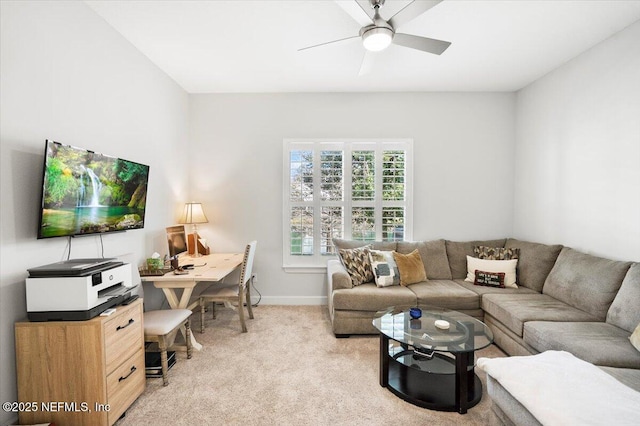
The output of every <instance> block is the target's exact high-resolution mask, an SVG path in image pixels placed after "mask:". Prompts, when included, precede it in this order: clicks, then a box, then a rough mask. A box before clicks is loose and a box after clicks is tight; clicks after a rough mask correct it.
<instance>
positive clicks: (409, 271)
mask: <svg viewBox="0 0 640 426" xmlns="http://www.w3.org/2000/svg"><path fill="white" fill-rule="evenodd" d="M393 259H394V260H395V261H396V265H397V266H398V272H400V285H404V286H407V285H409V284H415V283H419V282H422V281H427V273H426V271H425V269H424V263H423V262H422V257H420V252H419V251H418V249H415V250H414V251H412V252H411V253H409V254H402V253H397V252H395V251H394V252H393Z"/></svg>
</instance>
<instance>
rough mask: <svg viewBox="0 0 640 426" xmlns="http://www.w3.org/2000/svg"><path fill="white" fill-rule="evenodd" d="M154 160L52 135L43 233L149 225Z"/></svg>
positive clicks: (48, 144)
mask: <svg viewBox="0 0 640 426" xmlns="http://www.w3.org/2000/svg"><path fill="white" fill-rule="evenodd" d="M148 178H149V166H145V165H144V164H139V163H135V162H133V161H128V160H123V159H120V158H115V157H109V156H106V155H103V154H100V153H97V152H93V151H89V150H86V149H81V148H76V147H73V146H69V145H62V144H60V143H58V142H53V141H47V142H46V151H45V164H44V181H43V184H42V209H41V212H40V227H39V231H38V238H48V237H61V236H69V235H85V234H96V233H104V232H114V231H124V230H127V229H139V228H142V227H144V214H145V207H146V200H147V182H148Z"/></svg>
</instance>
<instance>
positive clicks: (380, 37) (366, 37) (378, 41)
mask: <svg viewBox="0 0 640 426" xmlns="http://www.w3.org/2000/svg"><path fill="white" fill-rule="evenodd" d="M392 39H393V31H392V30H390V29H388V28H382V27H378V28H372V29H370V30H369V31H367V32H365V33H364V34H362V44H363V45H364V48H365V49H367V50H369V51H371V52H379V51H380V50H384V49H386V48H387V47H389V45H390V44H391V40H392Z"/></svg>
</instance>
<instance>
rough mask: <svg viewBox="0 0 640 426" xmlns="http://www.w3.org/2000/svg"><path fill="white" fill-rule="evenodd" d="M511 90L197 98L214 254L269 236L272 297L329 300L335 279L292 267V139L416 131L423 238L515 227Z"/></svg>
mask: <svg viewBox="0 0 640 426" xmlns="http://www.w3.org/2000/svg"><path fill="white" fill-rule="evenodd" d="M514 109H515V95H514V94H511V93H418V94H410V93H387V94H383V93H378V94H376V93H373V94H356V93H329V94H208V95H192V96H190V113H189V116H190V121H191V124H190V132H191V134H190V142H191V150H192V152H193V155H192V156H191V162H190V163H191V166H192V167H193V168H192V179H191V186H192V188H193V189H192V191H191V195H192V198H193V199H194V200H195V201H200V202H202V203H203V206H204V208H205V210H206V214H207V216H208V217H209V220H210V223H209V224H206V225H202V226H200V227H199V229H200V231H201V232H200V233H201V234H202V235H203V237H205V238H207V239H208V240H209V241H210V243H211V245H212V247H213V250H214V251H226V250H241V249H242V248H243V245H244V244H246V243H247V242H248V241H250V240H251V239H257V240H258V251H257V254H256V265H255V268H256V270H257V272H258V284H257V286H258V289H259V290H260V291H261V292H262V293H263V295H265V298H264V299H263V301H266V302H267V303H326V299H325V297H324V296H325V294H326V290H325V284H324V276H323V275H321V274H292V273H285V272H284V271H283V270H282V250H283V247H282V219H281V218H282V216H281V215H282V214H283V211H282V168H283V165H282V146H283V143H282V141H283V139H284V138H328V139H330V138H367V137H371V138H413V139H414V153H415V162H414V168H415V186H414V192H415V197H414V199H415V205H414V239H415V240H424V239H435V238H448V239H461V240H468V239H473V238H491V237H505V236H508V235H510V234H511V230H512V219H511V218H512V206H513V172H514V169H513V161H512V160H513V155H514V151H513V146H514V137H515V128H514V121H515V116H514Z"/></svg>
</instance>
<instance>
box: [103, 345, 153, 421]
mask: <svg viewBox="0 0 640 426" xmlns="http://www.w3.org/2000/svg"><path fill="white" fill-rule="evenodd" d="M145 380H146V376H145V371H144V350H143V349H142V348H141V349H140V350H138V352H136V353H135V354H133V356H131V357H130V358H129V359H127V360H126V361H124V362H123V363H122V364H121V365H120V366H119V367H118V368H116V369H115V370H114V371H113V373H111V374H109V375H108V376H107V400H108V401H109V424H110V425H111V424H113V423H115V422H116V420H118V418H120V416H121V415H122V413H124V412H125V410H126V409H127V408H128V407H129V405H131V404H132V403H133V401H135V400H136V398H138V396H140V394H142V392H143V391H144V386H145Z"/></svg>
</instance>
